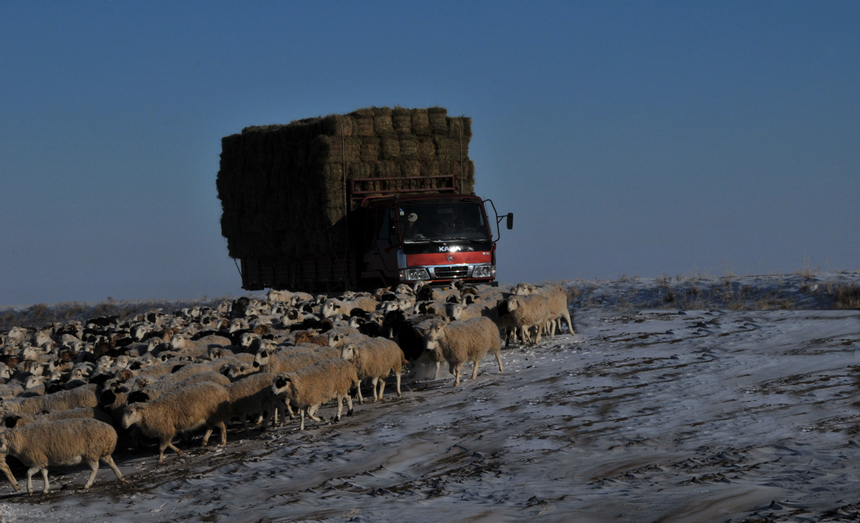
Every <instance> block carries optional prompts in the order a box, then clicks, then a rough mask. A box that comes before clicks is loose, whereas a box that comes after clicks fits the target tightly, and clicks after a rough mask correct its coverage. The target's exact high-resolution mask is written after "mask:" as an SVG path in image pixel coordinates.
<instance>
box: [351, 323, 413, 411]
mask: <svg viewBox="0 0 860 523" xmlns="http://www.w3.org/2000/svg"><path fill="white" fill-rule="evenodd" d="M341 357H342V358H343V359H345V360H347V361H350V362H352V364H353V365H355V370H356V373H357V374H358V379H359V381H361V380H364V379H368V378H369V379H370V383H371V387H372V388H373V401H374V403H375V402H376V401H382V392H383V391H384V390H385V378H387V377H388V376H389V375H390V374H391V373H392V372H394V375H395V376H396V377H397V396H398V397H400V396H401V395H402V394H401V393H400V375H401V374H402V372H403V364H404V363H408V362H407V361H406V358H404V356H403V351H402V350H400V346H399V345H397V343H395V342H394V341H392V340H389V339H388V338H371V339H369V340H367V341H365V342H363V343H358V344H356V343H347V344H346V345H344V346H343V347H342V348H341ZM377 384H379V387H378V388H379V390H378V392H377ZM358 402H359V403H361V404H363V403H364V398H363V397H362V396H361V387H359V388H358Z"/></svg>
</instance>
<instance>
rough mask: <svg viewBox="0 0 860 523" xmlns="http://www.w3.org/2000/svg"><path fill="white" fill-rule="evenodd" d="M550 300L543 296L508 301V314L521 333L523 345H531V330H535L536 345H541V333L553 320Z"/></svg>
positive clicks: (526, 296)
mask: <svg viewBox="0 0 860 523" xmlns="http://www.w3.org/2000/svg"><path fill="white" fill-rule="evenodd" d="M550 305H551V304H550V300H549V298H547V297H546V296H544V295H543V294H527V295H523V296H517V295H514V296H510V297H509V298H508V299H507V301H506V307H507V314H508V316H509V320H510V321H511V323H512V324H513V326H514V328H516V329H518V330H519V331H520V334H521V335H522V339H523V343H530V342H531V339H530V336H529V330H530V329H532V328H534V329H535V341H534V344H537V343H540V336H541V331H542V329H543V327H544V325H546V323H547V322H549V321H551V320H552V319H553V315H552V311H551V308H550Z"/></svg>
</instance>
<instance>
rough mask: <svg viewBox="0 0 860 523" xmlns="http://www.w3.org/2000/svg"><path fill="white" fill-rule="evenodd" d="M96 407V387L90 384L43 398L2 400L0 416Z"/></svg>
mask: <svg viewBox="0 0 860 523" xmlns="http://www.w3.org/2000/svg"><path fill="white" fill-rule="evenodd" d="M96 405H98V398H97V397H96V386H95V385H93V384H90V385H84V386H82V387H78V388H75V389H71V390H64V391H60V392H55V393H53V394H46V395H44V396H33V397H31V398H20V399H19V398H16V399H12V400H4V401H2V402H0V416H2V415H3V414H7V413H9V412H20V413H23V414H36V413H38V412H40V411H43V410H47V411H48V412H54V411H57V410H67V409H74V408H77V407H95V406H96Z"/></svg>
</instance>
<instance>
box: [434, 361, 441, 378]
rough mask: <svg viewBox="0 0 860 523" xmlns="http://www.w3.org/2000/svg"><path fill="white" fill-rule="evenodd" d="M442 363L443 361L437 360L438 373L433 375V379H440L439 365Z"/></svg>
mask: <svg viewBox="0 0 860 523" xmlns="http://www.w3.org/2000/svg"><path fill="white" fill-rule="evenodd" d="M440 365H442V362H441V361H437V362H436V374H434V375H433V381H436V380H438V379H439V366H440Z"/></svg>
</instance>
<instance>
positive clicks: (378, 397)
mask: <svg viewBox="0 0 860 523" xmlns="http://www.w3.org/2000/svg"><path fill="white" fill-rule="evenodd" d="M370 384H371V385H372V386H373V402H374V403H376V402H377V401H382V390H383V389H384V388H385V380H381V379H379V378H378V377H376V376H374V377H373V379H372V380H371V381H370ZM377 389H378V390H379V392H378V393H377Z"/></svg>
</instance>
